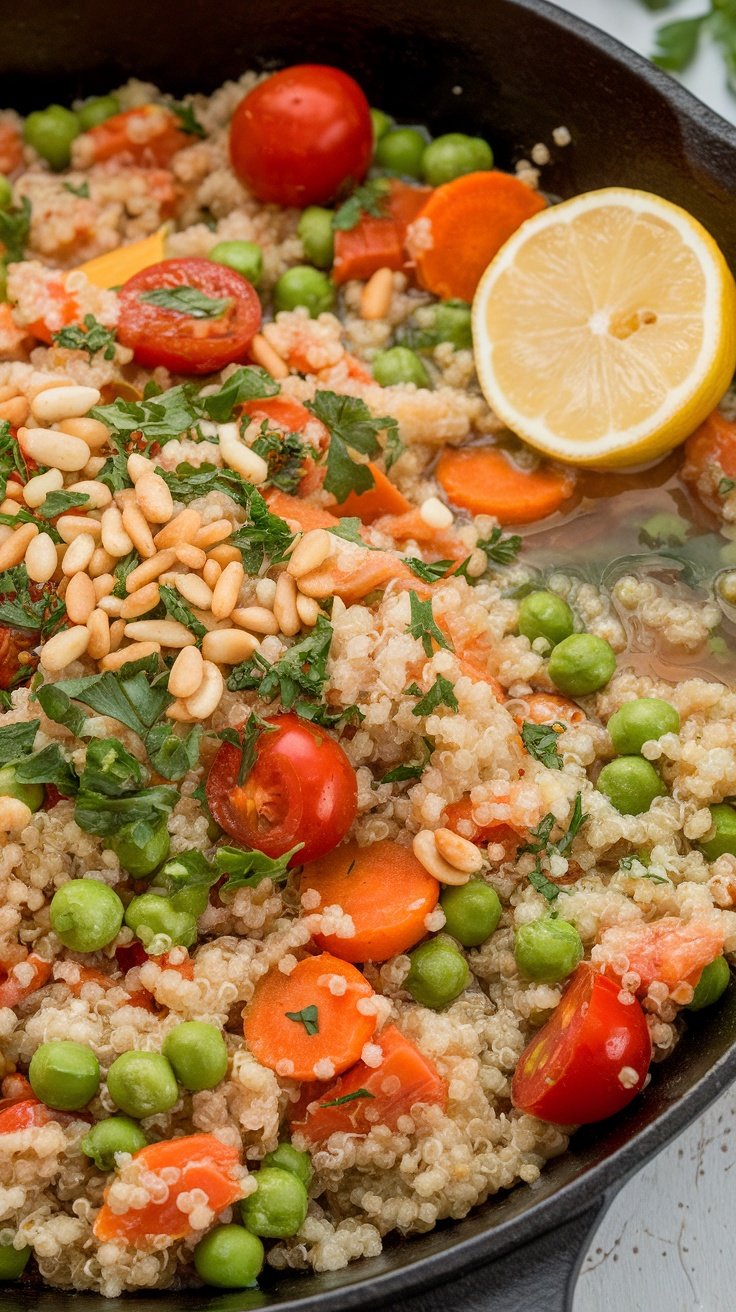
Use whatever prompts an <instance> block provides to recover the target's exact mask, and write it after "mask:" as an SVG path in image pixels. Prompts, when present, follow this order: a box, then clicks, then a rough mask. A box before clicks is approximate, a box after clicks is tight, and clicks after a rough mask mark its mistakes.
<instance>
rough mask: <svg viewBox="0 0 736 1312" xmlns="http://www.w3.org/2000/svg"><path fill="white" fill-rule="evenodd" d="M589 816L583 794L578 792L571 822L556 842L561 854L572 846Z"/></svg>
mask: <svg viewBox="0 0 736 1312" xmlns="http://www.w3.org/2000/svg"><path fill="white" fill-rule="evenodd" d="M587 818H588V817H587V816H586V815H585V814H584V812H583V799H582V796H581V794H580V793H577V794H576V797H575V805H574V806H573V808H572V816H571V817H570V823H569V824H568V826H567V829H566V830H565V832H564V834H563V835H562V838H560V839H558V841H557V843H556V844H555V846H556V847H557V851H558V852H559V853H560V856H564V855H565V852H567V851H569V849H570V848H571V847H572V842H573V839H574V838H575V837H576V836H577V834H578V832H579V830H580V828H581V827H582V825H583V823H584V822H585V820H587Z"/></svg>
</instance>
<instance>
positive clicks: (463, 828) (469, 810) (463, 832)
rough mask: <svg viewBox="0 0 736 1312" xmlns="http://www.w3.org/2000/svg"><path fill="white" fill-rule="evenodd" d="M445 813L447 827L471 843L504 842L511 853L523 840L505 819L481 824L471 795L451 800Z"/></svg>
mask: <svg viewBox="0 0 736 1312" xmlns="http://www.w3.org/2000/svg"><path fill="white" fill-rule="evenodd" d="M445 815H446V817H447V819H446V825H447V828H448V829H452V830H453V832H454V833H456V834H459V835H460V837H461V838H467V839H468V840H469V841H470V842H471V843H478V844H485V843H502V844H503V846H504V847H505V848H506V849H507V852H508V854H509V855H510V854H511V853H512V852H515V851H516V849H517V847H518V846H519V843H520V842H521V835H520V834H518V833H517V832H516V830H515V829H512V827H511V825H507V824H506V822H505V821H504V820H492V821H491V823H490V824H488V825H479V824H478V823H477V822H476V821H475V820H474V819H473V805H472V803H471V801H470V798H469V797H461V799H460V801H459V802H450V804H449V806H446V807H445Z"/></svg>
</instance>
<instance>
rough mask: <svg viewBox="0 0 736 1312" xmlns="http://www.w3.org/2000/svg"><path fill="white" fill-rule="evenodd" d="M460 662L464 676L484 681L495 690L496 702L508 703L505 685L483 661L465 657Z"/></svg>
mask: <svg viewBox="0 0 736 1312" xmlns="http://www.w3.org/2000/svg"><path fill="white" fill-rule="evenodd" d="M440 627H441V626H440ZM458 662H459V664H460V668H461V670H462V672H463V674H467V676H468V678H469V679H474V680H475V681H476V682H477V681H478V679H482V681H483V683H487V684H488V686H489V688H492V689H493V692H494V695H495V698H496V701H498V702H505V701H506V689H505V688H504V686H503V684H502V683H499V681H498V679H497V678H496V676H495V674H491V672H490V670H488V669H486V667H485V666H484V665H483V664H482V663H481V661H478V660H475V659H474V658H473V657H472V656H465V655H463V656H458Z"/></svg>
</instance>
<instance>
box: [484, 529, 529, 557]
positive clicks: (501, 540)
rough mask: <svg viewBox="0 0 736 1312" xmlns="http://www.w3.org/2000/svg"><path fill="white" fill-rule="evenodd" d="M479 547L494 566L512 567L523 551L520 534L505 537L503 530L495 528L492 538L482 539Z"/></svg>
mask: <svg viewBox="0 0 736 1312" xmlns="http://www.w3.org/2000/svg"><path fill="white" fill-rule="evenodd" d="M477 545H478V546H479V547H480V549H481V551H485V553H486V555H487V557H488V559H489V561H493V564H494V565H510V564H511V563H512V561H514V560H516V557H517V556H518V554H519V551H520V550H521V538H520V537H519V535H518V533H513V534H509V535H508V536H507V537H504V535H503V530H502V529H500V528H494V529H493V531H492V533H491V536H490V537H489V538H480V539H479V541H478V543H477Z"/></svg>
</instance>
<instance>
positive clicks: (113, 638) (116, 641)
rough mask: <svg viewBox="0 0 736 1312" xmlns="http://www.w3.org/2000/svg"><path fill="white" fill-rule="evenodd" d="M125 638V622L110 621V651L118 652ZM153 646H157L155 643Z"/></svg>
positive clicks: (119, 620) (118, 620)
mask: <svg viewBox="0 0 736 1312" xmlns="http://www.w3.org/2000/svg"><path fill="white" fill-rule="evenodd" d="M103 614H104V612H103ZM124 637H125V620H121V619H116V620H111V621H110V651H117V649H118V647H119V646H120V644H121V642H122V641H123V638H124ZM152 645H153V646H155V645H156V644H155V643H153V644H152Z"/></svg>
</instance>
